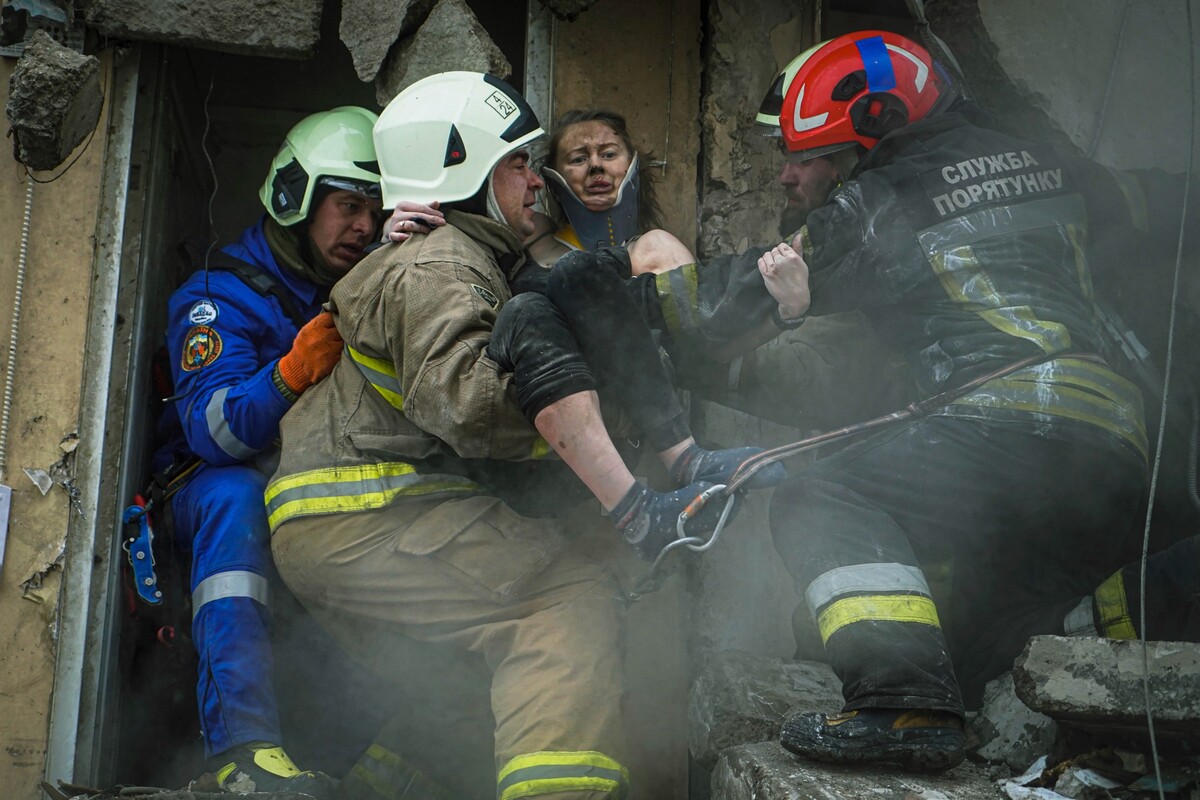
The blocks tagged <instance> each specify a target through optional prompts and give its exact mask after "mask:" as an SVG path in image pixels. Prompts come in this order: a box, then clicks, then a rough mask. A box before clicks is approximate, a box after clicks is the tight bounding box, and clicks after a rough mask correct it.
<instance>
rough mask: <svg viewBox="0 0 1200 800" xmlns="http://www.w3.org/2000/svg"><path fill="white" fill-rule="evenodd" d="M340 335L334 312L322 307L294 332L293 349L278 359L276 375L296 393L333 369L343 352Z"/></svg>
mask: <svg viewBox="0 0 1200 800" xmlns="http://www.w3.org/2000/svg"><path fill="white" fill-rule="evenodd" d="M343 344H345V342H343V341H342V335H341V334H340V333H338V330H337V328H335V327H334V325H333V314H331V313H329V312H328V311H322V312H321V313H320V314H317V315H316V316H315V317H313V318H312V319H311V320H309V321H308V324H306V325H305V326H304V327H303V328H301V329H300V330H299V332H298V333H297V334H296V339H295V341H294V342H292V349H291V350H289V351H288V352H287V354H286V355H285V356H284V357H283V358H281V359H279V365H278V367H277V369H278V370H279V377H280V378H282V379H283V382H284V383H286V384H287V387H288V388H289V389H291V390H292V391H293V392H295V393H296V394H300V393H302V392H303V391H304V390H305V389H307V388H308V387H310V386H312V385H313V384H314V383H316V382H317V381H319V380H321V378H324V377H325V376H326V375H328V374H329V373H331V372H333V365H334V364H336V363H337V362H338V359H339V358H341V356H342V345H343Z"/></svg>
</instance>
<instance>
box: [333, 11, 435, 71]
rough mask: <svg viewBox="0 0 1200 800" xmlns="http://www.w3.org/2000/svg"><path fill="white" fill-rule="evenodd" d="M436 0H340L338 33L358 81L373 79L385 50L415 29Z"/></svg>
mask: <svg viewBox="0 0 1200 800" xmlns="http://www.w3.org/2000/svg"><path fill="white" fill-rule="evenodd" d="M435 2H437V0H342V21H341V24H340V25H339V26H338V36H340V37H341V40H342V43H343V44H345V45H346V48H347V49H348V50H349V51H350V57H351V59H353V61H354V71H355V72H356V73H358V79H359V80H360V81H373V80H375V76H376V75H378V74H379V69H380V67H382V66H383V62H384V60H386V59H387V55H388V51H390V50H391V49H392V45H394V44H395V43H396V42H397V41H399V40H400V39H401V38H403V37H405V36H408V35H409V34H410V33H412V32H413V31H415V30H416V29H417V28H418V27H419V26H420V24H421V23H422V22H424V21H425V18H426V17H427V16H428V15H429V11H430V9H432V8H433V4H434V3H435Z"/></svg>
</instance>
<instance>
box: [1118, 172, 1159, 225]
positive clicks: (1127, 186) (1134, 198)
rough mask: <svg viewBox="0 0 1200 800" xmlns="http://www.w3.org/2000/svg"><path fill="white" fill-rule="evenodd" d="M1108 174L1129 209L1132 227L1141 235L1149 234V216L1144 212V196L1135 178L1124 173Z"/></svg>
mask: <svg viewBox="0 0 1200 800" xmlns="http://www.w3.org/2000/svg"><path fill="white" fill-rule="evenodd" d="M1109 173H1110V174H1111V175H1112V176H1113V178H1114V179H1115V180H1116V182H1117V186H1118V187H1119V188H1120V189H1121V194H1123V195H1124V196H1125V205H1126V206H1128V207H1129V220H1130V222H1132V223H1133V227H1135V228H1137V229H1138V230H1139V231H1142V232H1143V233H1149V232H1150V214H1149V213H1148V212H1147V211H1146V194H1145V192H1143V191H1142V185H1141V184H1140V183H1138V179H1137V178H1135V177H1133V176H1132V175H1130V174H1128V173H1126V172H1121V171H1119V170H1115V169H1109Z"/></svg>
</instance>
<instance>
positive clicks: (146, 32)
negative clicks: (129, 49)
mask: <svg viewBox="0 0 1200 800" xmlns="http://www.w3.org/2000/svg"><path fill="white" fill-rule="evenodd" d="M321 7H322V0H244V2H240V3H231V2H229V1H228V0H192V2H188V3H178V2H172V3H164V2H162V0H88V2H87V7H86V9H85V12H84V13H85V18H86V19H87V23H88V25H90V26H91V27H93V28H95V29H96V30H98V31H99V32H100V33H103V34H105V35H106V36H111V37H114V38H120V39H137V40H146V41H152V42H168V43H170V44H174V45H184V46H186V45H192V46H195V47H204V48H207V49H210V50H221V51H223V52H228V53H245V54H247V55H254V56H274V57H282V58H308V57H309V56H311V55H312V54H313V51H314V49H315V48H316V45H317V41H318V40H319V39H320V38H321V32H320V28H321Z"/></svg>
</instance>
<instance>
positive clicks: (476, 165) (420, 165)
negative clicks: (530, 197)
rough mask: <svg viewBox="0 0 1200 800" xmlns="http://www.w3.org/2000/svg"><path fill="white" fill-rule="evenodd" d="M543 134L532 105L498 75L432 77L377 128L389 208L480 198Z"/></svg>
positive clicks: (403, 96)
mask: <svg viewBox="0 0 1200 800" xmlns="http://www.w3.org/2000/svg"><path fill="white" fill-rule="evenodd" d="M543 133H545V132H544V131H543V130H542V128H541V125H540V124H539V123H538V120H537V116H536V115H535V114H534V113H533V109H532V108H530V107H529V104H528V103H527V102H525V98H523V97H522V96H521V95H519V94H518V93H517V92H516V90H515V89H513V88H512V87H511V86H509V85H508V84H507V83H505V82H504V81H502V80H500V79H499V78H497V77H495V76H494V75H487V74H485V73H482V72H442V73H438V74H437V75H430V76H429V77H428V78H424V79H422V80H419V81H417V82H416V83H414V84H413V85H412V86H409V87H408V88H407V89H405V90H404V91H403V92H401V93H400V94H398V95H396V96H395V97H394V98H392V101H391V102H390V103H388V105H387V108H385V109H384V110H383V113H382V114H381V115H380V116H379V121H378V122H376V123H375V132H374V138H375V151H376V153H377V155H378V158H379V172H380V175H381V178H382V184H383V205H384V206H385V207H391V206H394V205H395V204H396V203H397V202H398V201H400V200H411V201H416V202H420V203H428V202H430V201H433V200H438V201H440V202H442V203H452V202H454V201H456V200H466V199H467V198H470V197H473V196H474V195H475V194H476V193H477V192H478V191H479V190H480V189H481V188H482V187H483V186H484V185H485V184H486V182H487V179H488V178H489V177H490V176H491V174H492V169H493V168H494V167H495V166H496V165H497V164H498V163H500V160H501V159H503V158H504V157H505V156H507V155H508V154H509V153H511V152H513V151H514V150H518V149H520V148H522V147H524V146H526V145H527V144H529V143H530V142H532V141H533V140H534V139H537V138H538V137H539V136H541V135H543Z"/></svg>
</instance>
